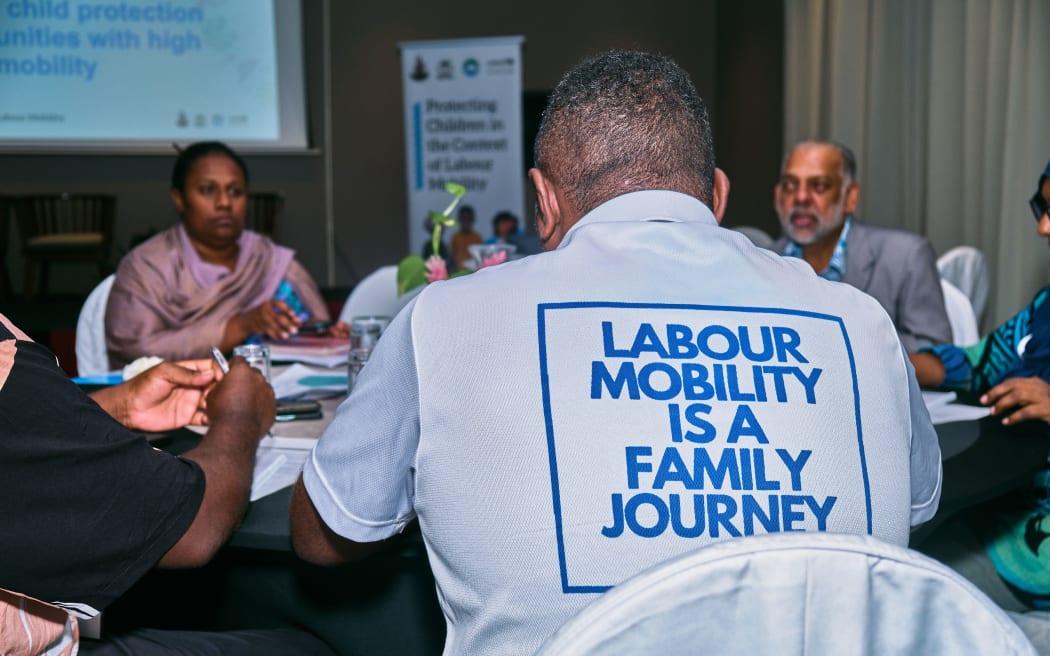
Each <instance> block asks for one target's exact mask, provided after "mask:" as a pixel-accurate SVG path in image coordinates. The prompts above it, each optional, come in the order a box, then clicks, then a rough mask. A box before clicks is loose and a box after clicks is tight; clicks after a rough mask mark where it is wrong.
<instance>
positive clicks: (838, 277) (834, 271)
mask: <svg viewBox="0 0 1050 656" xmlns="http://www.w3.org/2000/svg"><path fill="white" fill-rule="evenodd" d="M852 221H853V217H852V216H847V217H846V220H845V221H844V222H843V224H842V233H841V234H840V235H839V243H837V244H835V252H834V253H832V254H831V261H830V262H828V268H826V269H824V270H823V271H818V272H817V275H818V276H820V277H821V278H823V279H825V280H832V281H834V282H842V277H843V276H845V275H846V239H848V238H849V226H850V222H852ZM784 255H785V256H787V257H802V247H801V246H799V245H798V244H796V243H795V242H793V241H791V240H790V239H788V243H787V248H785V249H784Z"/></svg>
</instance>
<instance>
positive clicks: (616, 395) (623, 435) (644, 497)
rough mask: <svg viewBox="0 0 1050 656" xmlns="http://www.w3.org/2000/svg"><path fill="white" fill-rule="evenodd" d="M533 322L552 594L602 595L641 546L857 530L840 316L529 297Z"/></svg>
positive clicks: (860, 507) (862, 487) (859, 475)
mask: <svg viewBox="0 0 1050 656" xmlns="http://www.w3.org/2000/svg"><path fill="white" fill-rule="evenodd" d="M539 322H540V325H539V329H540V330H539V335H540V355H541V362H540V366H541V376H542V383H543V395H544V411H545V414H546V423H547V439H548V446H549V455H550V459H551V463H550V464H551V484H552V493H553V494H552V496H553V499H554V503H555V508H554V512H555V521H556V522H557V529H558V541H559V555H560V558H561V568H562V582H563V588H564V590H565V591H566V592H595V591H601V590H604V589H607V588H608V587H611V586H612V585H615V584H616V583H618V582H620V581H621V580H623V579H624V578H626V577H628V576H630V575H631V574H633V573H634V572H636V571H638V570H639V569H640V568H642V567H644V566H646V565H649V564H652V563H650V562H647V561H646V558H650V557H651V556H649V555H647V554H651V553H652V551H653V543H654V542H657V543H658V544H660V545H664V546H662V547H661V548H662V549H663V551H664V552H668V551H670V552H672V553H674V552H676V551H684V550H686V549H689V548H694V546H701V545H702V544H705V543H707V542H710V541H713V540H717V539H724V538H730V537H740V536H745V535H754V534H756V533H772V532H780V531H800V530H810V531H827V530H836V529H838V530H843V529H844V528H848V529H856V528H859V529H861V530H863V528H864V524H863V523H861V524H860V526H855V524H856V522H858V521H861V522H863V521H864V518H866V522H867V531H868V532H869V533H870V532H871V510H870V507H871V505H870V504H871V502H870V497H869V490H868V482H867V473H866V469H865V466H864V453H863V444H862V440H861V426H860V416H859V405H858V399H857V397H856V380H855V371H854V367H853V357H852V353H851V350H850V346H849V342H848V338H847V337H846V333H845V329H844V326H843V325H842V322H841V320H840V319H839V318H838V317H832V316H829V315H821V314H816V313H807V312H798V311H793V310H780V309H775V308H734V307H707V306H661V305H641V304H639V305H634V304H607V303H606V304H603V303H567V304H552V305H541V306H540V308H539ZM581 416H582V417H586V418H587V420H586V421H585V422H581V421H580V417H581ZM858 517H859V518H861V519H860V520H858V519H857V518H858ZM687 541H688V542H692V543H693V544H682V545H681V546H675V545H676V544H677V543H679V542H687ZM594 563H604V564H605V565H604V566H603V567H596V566H595V565H594ZM609 563H622V571H619V572H612V573H610V571H609V570H610V567H611V569H613V570H616V569H617V567H619V565H614V566H610V565H609ZM598 577H605V578H604V579H602V578H598Z"/></svg>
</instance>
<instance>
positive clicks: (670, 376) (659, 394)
mask: <svg viewBox="0 0 1050 656" xmlns="http://www.w3.org/2000/svg"><path fill="white" fill-rule="evenodd" d="M659 374H663V376H667V381H666V388H665V389H660V387H659V386H658V385H656V384H654V381H653V377H654V376H656V378H657V380H659V379H660V378H662V377H663V376H661V375H659ZM660 382H663V381H660ZM638 385H639V386H640V387H641V389H642V392H643V393H644V394H645V395H646V396H647V397H648V398H650V399H656V400H657V401H669V400H671V399H673V398H675V397H676V396H678V395H679V394H681V392H682V377H681V376H680V375H679V373H678V371H677V370H676V369H675V368H674V367H672V366H671V365H669V364H666V363H664V362H650V363H649V364H647V365H644V366H643V367H642V370H641V371H640V372H638Z"/></svg>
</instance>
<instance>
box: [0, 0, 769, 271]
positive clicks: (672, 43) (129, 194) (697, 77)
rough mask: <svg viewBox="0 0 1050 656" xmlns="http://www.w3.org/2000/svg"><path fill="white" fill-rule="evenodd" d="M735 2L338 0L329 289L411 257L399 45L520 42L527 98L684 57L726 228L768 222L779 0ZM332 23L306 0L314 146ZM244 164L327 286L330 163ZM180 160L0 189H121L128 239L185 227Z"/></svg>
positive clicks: (67, 163)
mask: <svg viewBox="0 0 1050 656" xmlns="http://www.w3.org/2000/svg"><path fill="white" fill-rule="evenodd" d="M738 4H739V3H732V2H728V1H726V2H716V0H700V1H693V0H676V1H656V2H649V3H644V4H638V5H626V6H625V5H619V6H617V8H616V10H615V11H614V10H613V9H612V7H611V6H610V5H609V4H608V3H606V2H598V1H597V0H578V1H577V2H571V3H570V2H564V1H560V2H555V1H551V0H540V1H539V2H535V3H531V4H528V5H524V4H515V5H509V4H508V5H500V4H493V3H491V2H481V1H480V0H461V1H460V2H458V3H457V4H456V5H455V8H454V11H452V10H450V7H449V6H448V5H443V4H440V3H415V4H414V5H413V6H411V8H406V5H403V4H402V3H392V4H389V5H388V4H386V3H362V2H331V3H330V11H331V16H330V18H331V20H330V26H329V27H330V30H331V38H332V47H331V60H332V89H331V98H332V126H333V127H332V135H331V141H332V152H331V155H332V159H333V189H332V197H333V208H334V215H335V221H336V228H335V230H336V233H335V240H334V243H335V250H336V260H335V275H336V277H335V280H334V284H336V285H340V286H342V285H350V284H352V283H353V282H355V281H356V279H357V278H359V277H361V276H364V275H365V274H367V273H368V272H370V271H372V270H373V269H375V268H376V267H379V266H382V265H384V264H388V263H392V262H395V261H397V260H398V259H400V258H401V257H402V256H403V255H404V254H405V250H406V240H407V234H406V217H405V212H406V199H405V165H404V135H403V134H402V105H401V102H402V99H401V79H400V70H401V69H400V63H399V62H400V54H399V51H398V48H397V44H398V43H399V42H402V41H414V40H429V39H446V38H470V37H483V36H504V35H522V36H524V37H525V43H524V47H523V58H524V63H523V87H524V89H525V90H526V92H531V93H532V95H535V93H540V94H542V92H545V91H546V90H549V89H550V88H551V87H553V86H554V84H555V83H556V82H557V80H558V79H559V78H560V76H561V75H562V73H564V71H565V70H566V69H567V68H568V67H570V66H571V65H572V64H574V63H575V62H576V61H578V60H579V59H581V58H582V57H584V56H586V55H589V54H593V53H595V52H599V51H601V50H605V49H609V48H614V47H619V48H638V49H646V50H653V51H658V52H662V53H664V54H667V55H670V56H672V57H674V58H675V59H676V60H677V61H678V62H679V64H681V65H682V66H683V67H684V68H685V69H686V70H688V71H689V72H690V74H691V75H692V77H693V80H694V82H695V83H696V85H697V87H698V89H699V90H700V93H701V94H702V95H703V96H704V98H705V100H707V102H708V104H709V109H710V111H711V113H712V117H713V120H714V122H715V130H716V140H717V141H716V143H717V147H718V151H719V162H720V164H721V165H722V166H723V168H724V169H726V170H727V172H728V173H729V175H730V177H731V179H732V181H733V190H732V199H731V201H730V205H729V215H728V217H727V220H728V221H729V222H730V223H734V222H735V223H758V224H760V225H761V221H760V220H759V217H760V216H761V215H762V214H761V213H762V211H765V212H766V214H770V212H769V211H768V208H769V206H770V204H771V200H769V195H770V193H771V192H770V189H771V188H772V183H773V181H774V180H775V176H776V168H777V166H778V164H779V149H780V141H781V139H780V136H779V134H780V129H781V128H780V124H781V102H782V101H781V99H780V75H781V73H780V47H781V43H782V22H783V18H782V15H781V13H780V12H782V9H781V8H780V2H769V1H768V0H762V1H761V2H759V3H758V5H757V6H758V7H761V8H762V9H761V11H758V10H756V4H753V3H746V7H739V6H737V5H738ZM767 5H768V7H767ZM745 11H746V14H745V13H744V12H745ZM323 30H324V21H323V8H322V4H321V1H320V0H304V33H305V43H304V48H305V65H306V69H307V71H306V72H307V79H306V81H307V94H308V99H307V100H308V111H309V120H310V129H309V132H310V135H311V140H312V143H313V145H314V146H315V147H316V148H317V149H318V151H319V150H320V148H321V146H322V145H323V144H324V141H325V140H324V125H323V123H324V121H323V111H322V110H323V102H324V84H323V81H324V78H323V68H322V60H323V55H324V51H323V35H324V31H323ZM716 36H717V38H716ZM770 57H772V58H773V59H772V60H770ZM525 148H526V149H529V148H531V144H525ZM247 160H248V165H249V168H250V169H251V174H252V187H253V188H254V189H256V190H276V191H281V192H283V193H284V194H285V196H286V205H285V218H284V222H283V224H282V225H281V226H279V227H278V232H277V238H278V240H279V241H281V242H282V243H285V244H287V245H289V246H291V247H293V248H295V249H296V250H297V251H298V253H299V257H300V259H301V260H302V261H303V263H304V264H305V265H306V267H307V268H308V269H309V270H310V271H311V273H313V274H314V276H315V277H316V278H317V279H318V281H319V282H320V283H321V284H322V285H325V284H328V282H329V281H328V280H326V264H325V252H326V237H325V232H324V216H325V196H326V188H325V175H324V173H325V168H324V157H323V156H322V155H321V154H319V152H315V153H312V154H301V155H253V156H249V157H248V158H247ZM172 161H173V157H172V156H171V155H163V156H161V155H154V156H144V155H120V156H117V155H110V156H88V155H77V156H44V155H32V156H30V155H0V193H42V192H53V191H69V192H77V191H100V192H108V193H113V194H116V195H117V196H118V199H119V200H118V217H117V221H118V226H117V235H116V239H117V241H118V243H119V244H122V245H126V244H127V243H128V241H129V240H130V239H131V238H132V236H134V235H136V234H140V233H142V232H144V231H146V230H147V229H149V228H151V227H152V228H163V227H166V226H168V225H171V224H172V223H173V222H174V221H175V220H176V217H175V214H174V210H173V209H172V208H171V203H170V200H169V198H168V183H167V180H168V177H169V174H170V167H171V164H172ZM770 171H771V172H770ZM523 175H524V171H523ZM755 190H759V192H760V193H758V192H756V191H755ZM745 195H746V197H745ZM753 195H754V196H755V197H752V196H753ZM770 216H771V214H770ZM745 219H746V220H745ZM17 259H18V258H17V255H15V256H14V260H15V261H13V262H12V263H11V266H12V273H13V274H15V276H14V277H15V278H16V287H17V285H18V281H19V280H20V279H21V276H20V273H19V272H18V266H19V263H18V262H17ZM68 266H70V267H75V266H76V265H68ZM87 271H88V272H89V273H90V269H88V270H87ZM82 272H83V270H78V269H75V268H74V269H71V270H70V271H68V272H63V271H61V270H60V271H56V272H55V274H54V275H55V286H56V287H57V288H59V291H62V290H63V288H66V289H71V290H73V291H86V290H88V289H90V288H91V286H92V284H93V283H94V282H95V280H93V279H92V278H90V277H85V276H84V275H80V274H82ZM63 274H65V275H63ZM85 287H86V288H85Z"/></svg>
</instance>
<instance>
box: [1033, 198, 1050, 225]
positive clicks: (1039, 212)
mask: <svg viewBox="0 0 1050 656" xmlns="http://www.w3.org/2000/svg"><path fill="white" fill-rule="evenodd" d="M1028 206H1029V207H1031V208H1032V214H1033V215H1034V216H1035V220H1036V221H1042V220H1043V215H1044V214H1046V213H1047V212H1048V211H1050V203H1048V202H1046V199H1045V198H1043V193H1042V191H1037V192H1035V193H1034V194H1032V197H1031V198H1029V199H1028Z"/></svg>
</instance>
